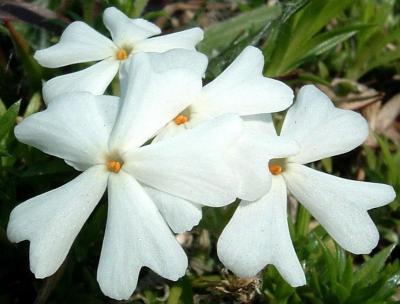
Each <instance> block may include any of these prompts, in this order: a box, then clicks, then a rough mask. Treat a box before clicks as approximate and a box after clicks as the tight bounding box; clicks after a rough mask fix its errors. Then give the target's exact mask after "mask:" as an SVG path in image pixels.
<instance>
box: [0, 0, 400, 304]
mask: <svg viewBox="0 0 400 304" xmlns="http://www.w3.org/2000/svg"><path fill="white" fill-rule="evenodd" d="M108 6H116V7H118V8H119V9H121V10H122V11H123V12H125V13H126V14H127V15H129V16H130V17H139V16H142V17H144V18H146V19H148V20H150V21H152V22H154V23H156V24H157V25H158V26H160V27H161V28H163V30H164V31H165V32H173V31H176V30H181V29H184V28H188V27H192V26H198V25H199V26H201V27H202V28H204V29H205V38H204V40H203V41H202V42H201V44H200V45H199V50H201V51H202V52H204V53H206V54H207V55H208V57H209V61H210V64H209V69H208V72H207V74H206V81H207V82H208V81H211V80H212V79H214V78H215V77H216V76H217V75H218V74H219V73H220V72H221V71H222V70H223V69H224V68H225V67H226V66H227V65H228V64H229V63H230V62H231V61H232V60H233V59H234V58H235V57H236V56H237V55H238V54H239V53H240V52H241V51H242V50H243V48H244V47H246V46H247V45H249V44H251V45H255V46H258V47H260V48H261V49H262V51H263V53H264V55H265V60H266V62H265V70H264V74H265V75H266V76H269V77H275V78H278V79H280V80H282V81H284V82H286V83H287V84H289V85H290V86H291V87H292V88H298V87H300V86H301V85H303V84H306V83H317V84H318V85H319V87H320V88H321V89H323V90H324V91H325V92H326V93H327V94H328V95H329V96H330V97H331V98H332V100H333V101H334V102H335V103H336V105H338V106H339V107H342V108H346V109H352V110H356V111H359V112H361V113H362V114H363V115H364V117H365V118H367V120H368V122H369V125H370V129H371V134H370V137H369V138H368V140H367V141H366V143H365V144H364V145H363V146H362V147H360V148H359V149H357V150H355V151H352V152H350V153H347V154H345V155H341V156H337V157H334V158H329V159H324V160H323V161H321V162H316V163H314V164H313V166H314V167H316V168H319V169H321V170H322V171H325V172H328V173H332V174H334V175H339V176H341V177H345V178H351V179H357V180H365V181H373V182H382V183H387V184H390V185H392V186H393V187H394V188H395V190H396V193H399V189H400V149H399V147H400V145H399V143H400V134H399V120H398V116H399V113H400V41H399V40H400V3H399V2H397V1H394V0H377V1H376V0H356V1H349V0H341V1H335V0H327V1H320V0H309V1H307V0H298V1H281V2H280V3H278V2H276V1H269V2H266V1H259V0H248V1H228V0H227V1H195V0H192V1H183V2H171V1H145V0H136V1H129V0H109V1H95V0H84V1H73V0H70V1H68V0H66V1H62V0H40V1H39V0H38V1H29V2H23V1H3V2H1V3H0V18H1V19H2V23H1V25H0V73H1V74H0V303H31V302H34V301H36V303H110V302H112V303H113V302H115V301H111V300H110V299H107V298H106V297H105V296H103V295H102V293H101V291H100V289H99V287H98V284H97V282H96V267H97V263H98V259H99V254H100V249H101V243H102V239H103V234H104V228H105V218H106V212H107V205H106V202H105V201H102V202H101V203H100V204H99V205H98V206H97V208H96V209H95V211H94V213H93V214H92V215H91V217H90V218H89V221H88V223H87V224H86V225H85V226H84V228H83V230H82V231H81V232H80V234H79V236H78V239H77V240H76V241H75V243H74V245H73V247H72V250H71V251H70V254H69V255H68V257H67V260H66V261H65V262H64V264H63V266H62V267H61V268H60V269H59V271H57V273H56V274H54V275H53V276H51V277H49V278H47V279H45V280H36V279H34V276H33V274H32V273H31V272H30V271H29V265H28V260H29V259H28V248H29V246H28V242H24V243H21V244H11V243H10V242H9V241H8V240H7V237H6V227H7V223H8V217H9V214H10V212H11V210H12V209H13V208H14V207H15V206H16V205H17V204H18V203H20V202H22V201H24V200H26V199H28V198H30V197H32V196H35V195H38V194H40V193H43V192H45V191H48V190H50V189H53V188H55V187H57V186H60V185H62V184H63V183H65V182H66V181H69V180H70V179H72V178H73V177H74V176H76V172H74V171H73V170H72V169H71V168H70V167H68V166H67V165H66V164H65V163H64V162H63V161H62V160H59V159H56V158H53V157H50V156H47V155H45V154H43V153H42V152H40V151H38V150H35V149H33V148H31V147H28V146H26V145H23V144H21V143H18V142H17V141H16V140H15V138H14V135H13V132H12V130H13V128H14V126H15V124H16V123H18V122H19V121H21V120H22V119H24V118H25V117H27V116H29V115H31V114H32V113H35V112H37V111H39V110H41V109H43V108H44V104H43V100H42V96H41V86H42V81H43V80H48V79H50V78H52V77H54V76H56V75H60V74H63V73H66V72H72V71H77V70H79V69H80V68H82V67H84V66H85V65H83V64H82V65H81V66H79V65H75V66H72V67H65V68H60V69H45V68H42V67H40V66H39V65H38V64H37V63H36V62H35V60H34V59H33V57H32V55H33V53H34V51H35V50H36V49H41V48H45V47H47V46H49V45H52V44H54V43H55V42H57V41H58V39H59V37H60V34H61V32H62V31H63V29H64V28H65V27H66V26H67V25H68V23H70V22H71V21H74V20H82V21H84V22H86V23H88V24H90V25H91V26H93V27H95V28H96V29H97V30H99V31H100V32H102V33H104V34H106V30H105V28H104V26H103V25H102V22H101V13H102V11H103V10H104V9H105V8H106V7H108ZM108 93H109V94H113V95H118V94H119V87H118V82H117V81H114V82H113V84H112V86H111V88H110V89H109V91H108ZM274 118H275V119H276V123H277V124H278V125H279V124H280V123H281V121H282V117H281V116H279V115H276V116H275V117H274ZM236 206H237V204H232V205H230V206H228V207H225V208H219V209H209V208H205V209H204V216H203V220H202V221H201V222H200V224H199V225H198V226H197V227H195V228H194V230H192V231H191V232H190V233H184V234H181V235H179V236H177V238H178V240H179V241H180V243H181V244H182V245H183V246H184V248H185V250H186V251H187V252H188V256H189V265H190V267H189V269H188V271H187V274H186V276H185V277H183V278H181V279H180V280H179V281H177V282H171V281H167V280H164V279H162V278H160V277H159V276H157V275H156V274H154V273H153V272H151V271H150V270H148V269H143V270H142V272H141V275H140V280H139V285H138V288H137V289H136V292H135V294H134V295H133V296H132V298H131V300H129V301H128V302H129V303H164V302H165V303H169V304H174V303H371V304H372V303H396V302H397V301H400V291H399V285H400V260H399V252H400V251H399V249H398V246H397V245H398V242H399V236H398V235H399V231H400V201H399V198H397V199H396V201H394V202H393V203H391V204H390V205H388V206H386V207H383V208H379V209H377V210H373V211H372V212H371V216H372V217H373V220H374V222H375V223H377V225H378V229H379V232H380V235H381V240H380V243H379V245H378V247H377V248H375V249H374V251H373V252H372V253H371V255H368V256H367V255H365V256H355V255H352V254H349V253H346V252H344V251H343V249H341V248H340V247H339V246H338V245H336V244H335V243H334V242H333V241H332V239H331V238H330V237H329V236H328V235H327V233H326V231H325V230H324V229H323V228H322V227H321V226H319V225H318V223H317V222H316V221H315V220H314V219H313V218H312V217H311V216H310V214H309V213H308V212H307V211H306V210H305V209H304V208H302V207H299V205H298V204H297V202H296V201H295V200H293V199H291V200H290V203H289V211H290V212H289V217H288V220H289V226H290V230H291V236H292V239H293V242H294V244H295V248H296V252H297V254H298V256H299V259H300V261H301V262H302V264H303V268H304V269H305V272H306V277H307V282H308V284H307V285H306V286H303V287H299V288H296V289H295V288H292V287H290V286H289V285H288V284H287V283H286V282H285V281H284V280H283V279H282V278H281V277H280V275H279V273H278V272H277V271H276V270H275V269H274V268H273V267H272V266H268V267H267V268H266V269H265V270H264V271H263V272H262V273H260V274H259V276H258V277H255V278H251V279H239V278H237V277H235V276H234V275H233V274H232V273H230V272H229V271H227V270H226V269H224V268H223V265H222V264H221V263H220V262H219V260H218V257H217V254H216V242H217V239H218V236H219V234H220V232H221V231H222V229H223V227H224V226H225V224H226V223H227V222H228V220H229V218H230V216H231V215H232V213H233V211H234V209H235V207H236Z"/></svg>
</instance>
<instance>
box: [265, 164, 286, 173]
mask: <svg viewBox="0 0 400 304" xmlns="http://www.w3.org/2000/svg"><path fill="white" fill-rule="evenodd" d="M268 169H269V171H270V172H271V174H272V175H279V174H281V173H282V171H283V168H282V166H281V165H277V164H269V165H268Z"/></svg>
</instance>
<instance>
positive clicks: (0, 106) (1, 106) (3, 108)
mask: <svg viewBox="0 0 400 304" xmlns="http://www.w3.org/2000/svg"><path fill="white" fill-rule="evenodd" d="M6 112H7V107H6V105H5V104H4V102H3V101H2V100H1V99H0V117H1V116H3V114H4V113H6Z"/></svg>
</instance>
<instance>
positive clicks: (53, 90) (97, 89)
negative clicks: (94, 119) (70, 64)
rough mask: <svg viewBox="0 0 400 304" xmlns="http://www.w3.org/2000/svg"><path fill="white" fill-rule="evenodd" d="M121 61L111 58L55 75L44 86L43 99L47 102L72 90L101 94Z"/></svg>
mask: <svg viewBox="0 0 400 304" xmlns="http://www.w3.org/2000/svg"><path fill="white" fill-rule="evenodd" d="M118 68H119V62H118V61H117V60H115V59H114V58H109V59H106V60H103V61H100V62H99V63H96V64H94V65H92V66H91V67H88V68H86V69H84V70H82V71H79V72H75V73H70V74H65V75H62V76H58V77H55V78H53V79H50V80H49V81H47V82H46V84H45V85H44V86H43V99H44V101H45V103H46V104H48V103H49V102H51V101H52V100H53V99H54V98H55V97H56V96H57V95H60V94H65V93H70V92H89V93H92V94H94V95H101V94H103V93H104V91H105V90H106V89H107V87H108V85H109V84H110V83H111V81H112V80H113V78H114V77H115V75H116V74H117V72H118Z"/></svg>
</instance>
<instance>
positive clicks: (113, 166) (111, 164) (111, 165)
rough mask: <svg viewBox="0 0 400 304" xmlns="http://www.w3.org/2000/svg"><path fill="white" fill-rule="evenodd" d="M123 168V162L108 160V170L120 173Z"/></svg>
mask: <svg viewBox="0 0 400 304" xmlns="http://www.w3.org/2000/svg"><path fill="white" fill-rule="evenodd" d="M121 168H122V164H121V163H120V162H119V161H117V160H110V161H108V162H107V169H108V171H111V172H114V173H118V172H119V171H120V170H121Z"/></svg>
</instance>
